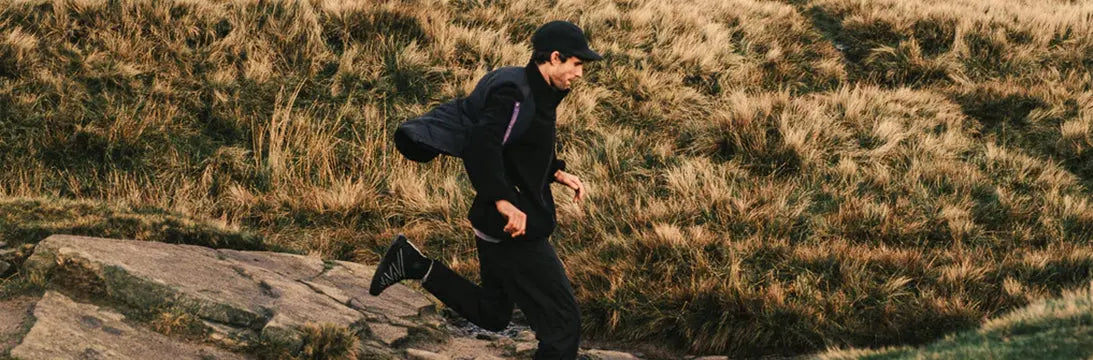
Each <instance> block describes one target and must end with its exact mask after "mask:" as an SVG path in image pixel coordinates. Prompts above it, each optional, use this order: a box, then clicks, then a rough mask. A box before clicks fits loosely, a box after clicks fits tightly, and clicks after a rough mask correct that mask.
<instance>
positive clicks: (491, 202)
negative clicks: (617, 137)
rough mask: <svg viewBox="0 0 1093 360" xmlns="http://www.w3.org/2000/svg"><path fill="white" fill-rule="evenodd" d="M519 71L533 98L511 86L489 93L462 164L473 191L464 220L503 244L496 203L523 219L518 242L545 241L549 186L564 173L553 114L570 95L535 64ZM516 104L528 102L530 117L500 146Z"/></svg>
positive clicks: (550, 211)
mask: <svg viewBox="0 0 1093 360" xmlns="http://www.w3.org/2000/svg"><path fill="white" fill-rule="evenodd" d="M524 72H525V74H524V75H525V76H526V80H527V84H528V85H529V87H530V89H531V97H532V98H531V99H527V98H525V96H524V95H523V94H522V93H521V92H520V90H519V89H518V87H517V86H514V85H511V84H505V85H501V86H498V87H497V89H491V90H492V91H490V92H489V95H488V96H487V98H486V99H485V102H484V104H485V106H484V107H483V108H482V109H483V110H482V111H481V112H480V113H479V114H478V117H479V118H478V119H477V121H475V125H473V126H472V127H471V131H470V133H469V134H468V139H467V146H466V148H465V149H464V150H463V164H464V167H465V168H466V170H467V176H468V177H469V178H470V180H471V184H472V185H473V186H474V189H475V191H476V192H477V195H476V196H475V198H474V203H473V204H472V205H471V209H470V214H468V216H467V218H468V219H469V220H470V221H471V225H473V226H474V228H475V229H478V230H479V231H481V232H483V233H485V234H486V235H489V236H490V237H493V238H496V239H502V240H510V239H512V238H511V237H510V236H509V234H508V233H506V232H505V231H504V227H505V224H506V223H507V222H508V221H507V220H506V219H505V217H504V216H503V215H501V213H500V212H498V211H497V205H496V201H497V200H500V199H505V200H508V201H509V202H511V203H512V204H513V205H515V206H516V207H517V208H519V209H520V210H521V211H523V212H524V213H525V214H527V233H526V234H525V235H523V236H520V237H518V238H517V239H525V238H526V239H541V238H546V237H549V236H550V234H551V233H552V232H553V231H554V226H555V221H556V217H555V209H554V196H553V194H551V192H550V184H551V183H552V182H553V181H554V172H555V171H557V170H560V169H565V162H563V161H561V160H559V159H558V158H557V156H556V153H555V144H556V137H555V136H556V127H555V122H556V114H555V109H556V108H557V106H558V104H559V103H561V101H562V99H564V98H565V96H566V95H567V94H568V93H569V91H568V90H557V89H555V88H553V87H551V86H550V85H548V84H547V82H546V80H545V79H543V76H542V75H541V74H540V73H539V67H538V66H537V65H535V63H534V62H529V63H528V65H527V66H526V67H525V68H524ZM517 102H520V103H522V104H525V106H522V107H521V108H522V109H524V108H527V107H526V105H527V103H528V102H533V103H534V104H533V105H534V106H531V107H533V108H534V110H533V111H534V113H535V116H534V118H533V121H531V123H530V124H529V125H528V128H527V130H526V131H524V132H523V133H522V134H521V135H520V136H518V137H516V138H510V139H509V140H508V142H507V143H506V144H505V145H503V146H502V139H503V138H504V136H505V132H506V130H508V125H509V120H510V119H511V116H512V114H513V108H514V107H515V105H516V103H517Z"/></svg>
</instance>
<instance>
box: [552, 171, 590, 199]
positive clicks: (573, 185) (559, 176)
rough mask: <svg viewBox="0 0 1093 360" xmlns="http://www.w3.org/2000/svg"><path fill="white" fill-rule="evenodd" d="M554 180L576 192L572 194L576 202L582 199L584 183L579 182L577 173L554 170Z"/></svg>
mask: <svg viewBox="0 0 1093 360" xmlns="http://www.w3.org/2000/svg"><path fill="white" fill-rule="evenodd" d="M554 180H555V181H557V182H559V183H562V185H565V186H568V187H569V188H570V189H573V191H574V192H575V193H576V195H574V196H573V200H575V201H577V202H578V203H580V202H581V201H582V200H584V193H585V189H584V183H581V179H579V178H577V175H573V174H570V173H567V172H565V171H561V170H558V171H555V172H554Z"/></svg>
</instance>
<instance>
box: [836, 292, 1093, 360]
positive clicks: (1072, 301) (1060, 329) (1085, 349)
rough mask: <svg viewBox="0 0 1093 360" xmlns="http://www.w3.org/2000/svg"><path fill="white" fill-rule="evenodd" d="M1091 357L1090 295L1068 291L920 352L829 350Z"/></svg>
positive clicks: (857, 353) (896, 355) (875, 355)
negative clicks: (1060, 296)
mask: <svg viewBox="0 0 1093 360" xmlns="http://www.w3.org/2000/svg"><path fill="white" fill-rule="evenodd" d="M1090 355H1093V292H1091V290H1090V289H1088V288H1087V289H1083V290H1079V291H1070V292H1067V293H1066V294H1065V295H1064V296H1063V297H1062V298H1057V299H1050V300H1045V301H1038V302H1036V303H1034V304H1032V305H1029V306H1027V307H1024V308H1021V309H1018V310H1015V311H1013V312H1011V313H1008V314H1006V315H1004V316H1001V317H999V318H997V319H992V320H990V321H988V322H986V323H985V324H983V326H980V327H979V328H978V329H975V330H971V331H963V332H960V333H957V334H953V335H949V336H946V337H945V338H944V339H942V340H940V341H937V342H935V343H933V344H929V345H926V346H922V347H919V348H911V347H893V348H886V349H880V350H830V351H828V352H826V353H823V354H820V355H819V356H818V358H819V359H821V360H836V359H877V360H880V359H1087V358H1089V356H1090Z"/></svg>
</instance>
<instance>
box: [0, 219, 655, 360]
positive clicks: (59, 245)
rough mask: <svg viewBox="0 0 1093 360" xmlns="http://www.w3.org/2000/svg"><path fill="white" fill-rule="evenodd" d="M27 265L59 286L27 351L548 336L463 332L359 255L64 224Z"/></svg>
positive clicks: (32, 354)
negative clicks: (351, 258)
mask: <svg viewBox="0 0 1093 360" xmlns="http://www.w3.org/2000/svg"><path fill="white" fill-rule="evenodd" d="M22 265H23V269H22V271H25V272H27V273H28V276H29V277H30V279H31V280H32V281H33V282H35V283H38V284H40V285H42V286H44V287H45V288H46V289H47V290H46V293H45V295H44V296H43V297H42V298H41V300H40V301H38V302H37V304H36V305H34V308H33V315H34V318H36V320H35V322H34V323H33V326H32V327H31V328H30V330H29V332H27V333H26V335H25V336H23V338H22V339H21V341H20V342H19V344H18V346H15V348H14V349H12V350H11V355H12V356H15V357H17V358H20V359H53V358H80V359H98V358H102V359H146V358H173V359H174V358H177V359H246V358H288V357H306V358H319V356H316V355H334V356H333V357H331V358H352V357H353V356H351V355H356V357H358V358H369V359H374V358H379V359H383V358H391V359H395V358H397V359H403V358H414V359H507V358H528V357H530V355H531V354H532V353H533V352H534V351H535V345H536V344H535V340H534V337H533V336H532V335H531V333H530V332H529V331H526V330H524V331H512V332H510V333H512V334H513V335H511V336H505V335H501V334H494V335H489V336H483V334H477V335H475V334H470V333H468V332H466V331H457V330H460V329H457V328H455V327H454V326H453V325H452V324H450V323H449V322H448V321H447V320H446V319H445V318H444V317H443V316H441V315H440V314H438V313H437V311H436V305H435V304H434V302H433V300H432V299H430V298H429V297H427V296H426V295H424V294H423V293H422V292H419V291H416V290H413V289H411V288H409V287H406V286H404V285H395V286H392V287H390V288H388V289H387V290H386V291H385V292H384V293H383V295H381V296H378V297H375V296H371V295H369V294H368V293H367V292H368V284H369V282H370V281H371V278H372V274H373V272H374V268H373V267H371V266H367V265H361V264H356V263H351V262H343V261H323V260H321V259H318V258H313V257H308V256H302V255H294V254H285V253H274V252H258V251H237V250H223V249H221V250H218V249H211V248H206V247H200V246H192V245H175V244H166V243H157V242H144V241H132V240H114V239H103V238H92V237H82V236H69V235H53V236H50V237H48V238H46V239H45V240H42V241H41V242H40V243H39V244H38V245H37V247H36V248H35V249H34V251H33V254H32V255H30V257H29V258H27V259H26V260H25V261H22ZM28 323H29V322H28ZM24 331H25V330H24ZM339 346H341V347H342V349H341V350H344V351H341V352H337V350H338V348H339ZM0 350H2V349H0ZM324 351H325V352H324ZM330 351H335V352H334V353H330ZM317 352H324V353H317ZM0 353H2V352H0ZM584 354H585V355H586V356H585V357H586V358H590V359H595V358H633V357H627V356H628V354H622V353H612V352H597V351H585V352H584ZM619 356H622V357H619Z"/></svg>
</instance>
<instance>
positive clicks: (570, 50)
mask: <svg viewBox="0 0 1093 360" xmlns="http://www.w3.org/2000/svg"><path fill="white" fill-rule="evenodd" d="M531 47H532V48H534V49H535V50H536V51H558V52H561V53H562V54H566V55H571V56H576V57H577V58H578V59H581V60H586V61H592V60H601V59H603V56H600V54H597V53H596V52H595V51H592V49H589V48H588V40H586V39H585V38H584V31H581V28H579V27H577V25H574V24H573V23H571V22H568V21H562V20H556V21H551V22H548V23H546V24H543V26H540V27H539V29H538V30H535V34H533V35H531Z"/></svg>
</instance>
